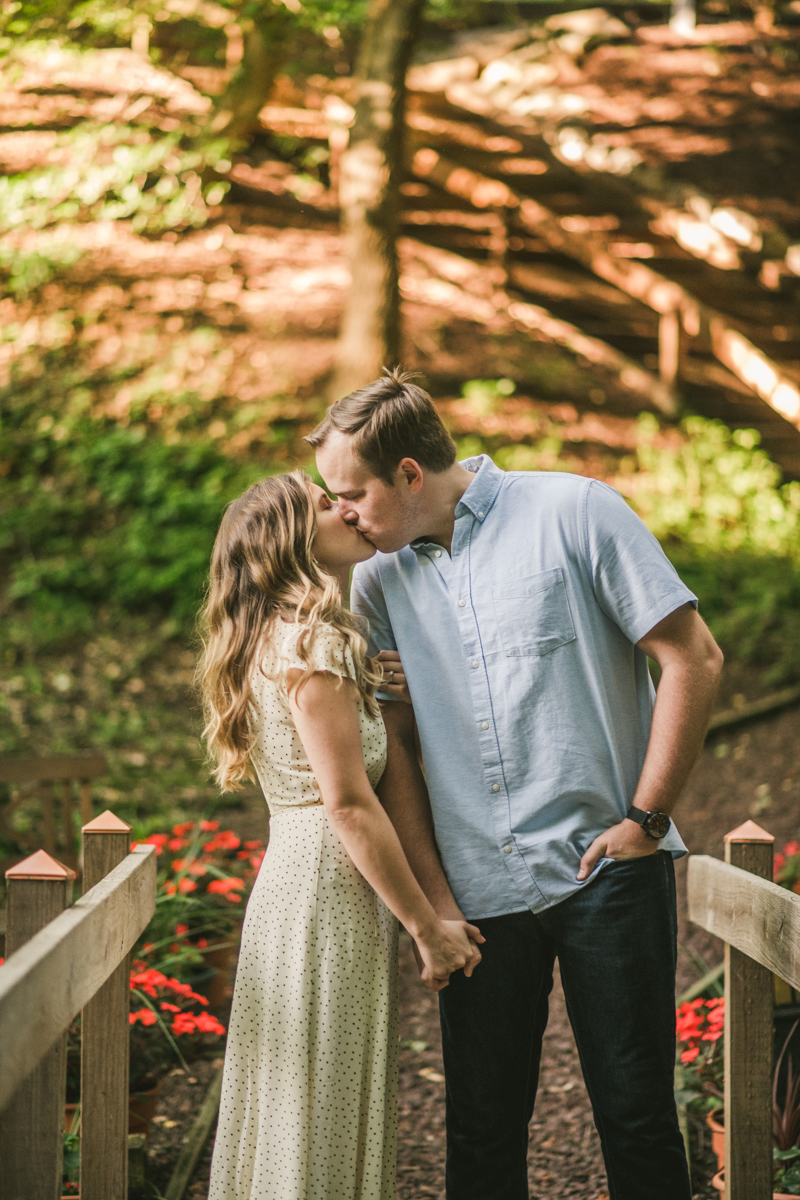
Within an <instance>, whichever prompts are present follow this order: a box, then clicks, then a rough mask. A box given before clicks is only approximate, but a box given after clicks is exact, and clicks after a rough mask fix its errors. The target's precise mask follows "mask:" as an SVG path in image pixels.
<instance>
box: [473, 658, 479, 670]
mask: <svg viewBox="0 0 800 1200" xmlns="http://www.w3.org/2000/svg"><path fill="white" fill-rule="evenodd" d="M479 666H480V663H479V662H478V660H477V658H473V660H472V669H473V671H474V670H475V668H476V667H479Z"/></svg>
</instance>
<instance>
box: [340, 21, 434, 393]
mask: <svg viewBox="0 0 800 1200" xmlns="http://www.w3.org/2000/svg"><path fill="white" fill-rule="evenodd" d="M423 4H424V0H372V3H371V4H370V7H369V10H368V13H367V22H366V26H365V29H364V33H363V35H362V41H361V48H360V51H359V57H358V67H357V71H356V78H357V88H358V92H357V96H358V98H357V101H356V115H355V121H354V123H353V127H352V129H351V131H350V144H349V146H348V148H347V150H346V151H345V152H344V154H343V155H342V160H341V182H340V187H339V195H340V198H341V205H342V213H343V226H344V243H345V255H346V258H347V262H348V265H349V267H350V274H351V279H352V283H351V286H350V294H349V297H348V300H347V304H346V306H345V310H344V314H343V317H342V326H341V333H340V340H339V361H338V366H337V370H336V377H335V380H334V387H333V393H334V399H336V398H338V397H339V396H342V395H344V394H345V393H347V392H350V391H352V390H353V389H354V388H358V387H362V386H363V385H364V384H366V383H369V382H370V380H372V379H375V378H376V377H377V376H378V375H380V373H381V369H382V368H383V367H384V366H394V365H395V364H396V363H397V362H398V359H399V355H400V296H399V290H398V270H397V252H396V246H395V243H396V240H397V233H398V225H399V210H400V204H399V188H400V183H401V180H402V173H403V133H404V116H405V76H406V70H407V68H408V63H409V59H410V58H411V51H412V49H413V46H414V40H415V38H416V35H417V31H418V28H419V20H420V16H421V13H422V8H423Z"/></svg>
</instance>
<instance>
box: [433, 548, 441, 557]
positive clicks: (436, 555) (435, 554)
mask: <svg viewBox="0 0 800 1200" xmlns="http://www.w3.org/2000/svg"><path fill="white" fill-rule="evenodd" d="M433 557H434V558H441V557H442V552H441V550H434V552H433Z"/></svg>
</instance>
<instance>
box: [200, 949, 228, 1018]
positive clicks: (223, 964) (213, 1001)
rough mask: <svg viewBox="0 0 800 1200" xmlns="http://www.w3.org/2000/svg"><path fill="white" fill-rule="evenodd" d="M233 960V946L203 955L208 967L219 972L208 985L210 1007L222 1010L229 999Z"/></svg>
mask: <svg viewBox="0 0 800 1200" xmlns="http://www.w3.org/2000/svg"><path fill="white" fill-rule="evenodd" d="M232 959H233V946H220V947H219V948H218V949H216V950H209V951H207V953H206V954H204V955H203V961H204V962H205V965H206V966H207V967H213V968H214V970H215V971H216V972H217V973H216V975H215V976H214V977H213V979H211V980H210V981H209V983H208V984H207V985H206V992H205V994H206V996H207V997H208V1003H209V1007H211V1008H220V1007H221V1006H222V1005H223V1004H224V1003H225V1001H226V1000H227V998H228V994H227V988H228V978H229V976H230V971H231V961H232Z"/></svg>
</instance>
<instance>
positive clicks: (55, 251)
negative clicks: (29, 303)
mask: <svg viewBox="0 0 800 1200" xmlns="http://www.w3.org/2000/svg"><path fill="white" fill-rule="evenodd" d="M79 258H80V250H78V249H77V247H76V246H74V245H71V244H70V243H69V242H68V241H66V240H65V239H63V238H62V239H50V240H49V241H48V242H41V243H40V244H39V245H38V246H37V248H36V250H20V249H19V248H18V247H16V246H9V245H3V244H2V243H0V270H2V271H5V272H6V280H5V288H6V291H8V292H11V294H12V295H17V296H26V295H27V294H28V292H32V291H35V290H36V288H39V287H42V286H43V285H44V284H45V283H49V282H50V280H51V279H53V278H54V276H56V275H57V274H58V272H59V271H60V270H63V269H64V268H66V267H71V266H73V265H74V264H75V263H76V262H77V261H78V259H79ZM4 340H5V339H4Z"/></svg>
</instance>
